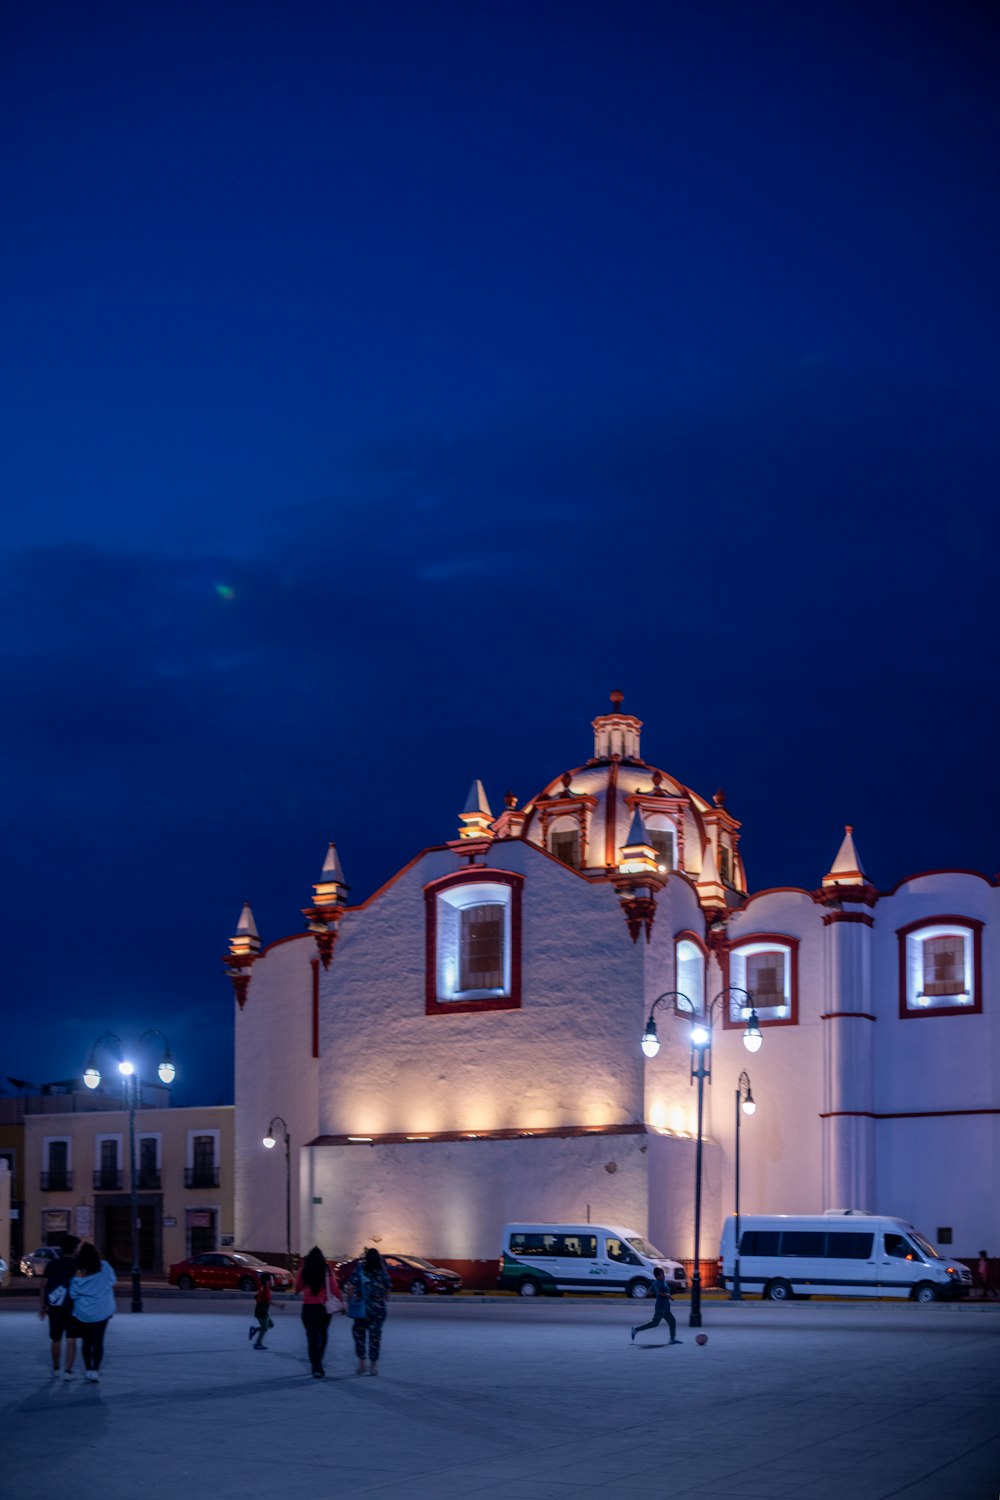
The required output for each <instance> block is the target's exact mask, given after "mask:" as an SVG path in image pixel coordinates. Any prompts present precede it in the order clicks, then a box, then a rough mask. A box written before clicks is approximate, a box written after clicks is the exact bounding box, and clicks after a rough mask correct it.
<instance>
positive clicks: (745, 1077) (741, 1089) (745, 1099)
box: [729, 1068, 757, 1302]
mask: <svg viewBox="0 0 1000 1500" xmlns="http://www.w3.org/2000/svg"><path fill="white" fill-rule="evenodd" d="M756 1108H757V1101H756V1100H755V1099H754V1096H753V1091H752V1090H751V1088H750V1074H749V1073H748V1072H747V1070H746V1069H745V1068H744V1069H743V1072H742V1073H741V1074H740V1076H739V1078H738V1079H737V1081H736V1255H735V1257H734V1260H733V1289H732V1291H731V1292H730V1294H729V1300H730V1302H742V1301H743V1293H742V1292H741V1290H740V1123H741V1121H742V1119H743V1116H744V1115H752V1114H753V1112H754V1110H755V1109H756Z"/></svg>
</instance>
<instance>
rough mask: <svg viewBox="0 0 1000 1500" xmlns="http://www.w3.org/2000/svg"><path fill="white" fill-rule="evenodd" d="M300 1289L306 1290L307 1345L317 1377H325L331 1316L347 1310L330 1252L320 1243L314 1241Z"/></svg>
mask: <svg viewBox="0 0 1000 1500" xmlns="http://www.w3.org/2000/svg"><path fill="white" fill-rule="evenodd" d="M295 1290H296V1292H301V1294H302V1326H303V1328H304V1329H305V1331H306V1347H307V1348H308V1350H309V1364H310V1365H311V1367H312V1373H313V1379H314V1380H322V1379H323V1376H324V1374H325V1373H326V1372H325V1370H324V1369H323V1355H324V1354H325V1353H326V1340H327V1335H328V1333H329V1331H330V1319H331V1317H332V1316H333V1314H334V1313H335V1312H343V1311H344V1299H343V1298H342V1297H341V1295H340V1287H339V1285H338V1284H337V1278H336V1276H335V1275H334V1274H333V1272H332V1271H331V1270H330V1267H329V1266H328V1265H327V1262H326V1256H325V1255H324V1254H323V1252H322V1250H321V1249H320V1248H319V1246H318V1245H313V1247H312V1249H311V1250H310V1251H309V1254H308V1255H307V1256H306V1258H305V1260H304V1261H303V1262H302V1268H301V1270H300V1271H299V1275H298V1280H297V1281H296V1283H295Z"/></svg>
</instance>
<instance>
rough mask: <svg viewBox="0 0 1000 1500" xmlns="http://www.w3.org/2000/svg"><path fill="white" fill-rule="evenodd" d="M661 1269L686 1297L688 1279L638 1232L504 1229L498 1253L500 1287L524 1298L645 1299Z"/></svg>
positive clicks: (589, 1227)
mask: <svg viewBox="0 0 1000 1500" xmlns="http://www.w3.org/2000/svg"><path fill="white" fill-rule="evenodd" d="M657 1266H662V1267H663V1270H664V1272H665V1273H666V1278H667V1282H668V1284H669V1285H670V1287H671V1289H672V1290H673V1291H675V1292H686V1291H687V1285H688V1282H687V1273H686V1272H685V1270H684V1267H683V1266H682V1265H681V1264H680V1262H679V1261H678V1260H676V1259H675V1258H674V1257H673V1256H669V1255H663V1254H662V1253H661V1251H659V1250H657V1249H656V1247H655V1245H651V1244H650V1243H649V1241H648V1240H647V1239H646V1238H645V1236H644V1235H641V1234H640V1233H639V1231H638V1230H637V1229H626V1228H625V1227H624V1226H623V1225H621V1224H506V1225H504V1231H503V1248H502V1250H501V1252H500V1272H499V1276H498V1277H497V1281H498V1284H499V1285H500V1287H501V1288H502V1289H504V1290H507V1291H512V1292H517V1293H519V1294H520V1296H522V1297H537V1296H539V1295H540V1294H541V1293H543V1292H544V1293H548V1294H549V1295H553V1294H555V1293H558V1292H624V1293H625V1294H626V1296H629V1297H648V1296H650V1295H651V1293H652V1290H653V1271H654V1270H655V1268H656V1267H657Z"/></svg>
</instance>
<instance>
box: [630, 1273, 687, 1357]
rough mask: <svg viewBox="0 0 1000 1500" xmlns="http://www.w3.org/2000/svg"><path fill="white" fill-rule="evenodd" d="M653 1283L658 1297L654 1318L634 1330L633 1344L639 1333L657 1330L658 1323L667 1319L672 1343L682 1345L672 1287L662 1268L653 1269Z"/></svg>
mask: <svg viewBox="0 0 1000 1500" xmlns="http://www.w3.org/2000/svg"><path fill="white" fill-rule="evenodd" d="M653 1281H654V1283H655V1295H656V1303H655V1305H654V1307H653V1316H652V1317H651V1318H650V1320H649V1322H648V1323H640V1324H639V1325H638V1327H637V1328H633V1329H632V1342H633V1343H635V1336H636V1334H637V1333H643V1332H644V1331H645V1330H646V1329H647V1328H655V1327H656V1325H657V1323H662V1322H663V1320H664V1318H666V1320H667V1327H668V1328H669V1329H670V1342H671V1343H672V1344H682V1343H683V1342H684V1340H683V1339H679V1338H678V1337H677V1323H676V1320H675V1318H674V1315H673V1311H672V1309H671V1305H670V1287H669V1286H668V1285H667V1277H666V1273H665V1272H664V1269H663V1267H662V1266H655V1267H654V1268H653Z"/></svg>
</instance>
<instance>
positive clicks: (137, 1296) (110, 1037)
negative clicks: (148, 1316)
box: [83, 1028, 177, 1313]
mask: <svg viewBox="0 0 1000 1500" xmlns="http://www.w3.org/2000/svg"><path fill="white" fill-rule="evenodd" d="M153 1037H159V1039H160V1041H161V1042H162V1044H163V1049H162V1051H161V1053H160V1062H159V1064H158V1066H157V1069H156V1071H157V1073H158V1074H159V1075H160V1082H161V1083H165V1084H171V1083H173V1081H174V1078H175V1076H176V1074H177V1069H176V1068H175V1067H174V1063H173V1058H172V1057H171V1056H170V1046H169V1043H168V1042H167V1039H166V1037H165V1036H164V1035H163V1032H162V1031H157V1030H155V1028H154V1029H152V1030H150V1031H144V1032H143V1033H142V1036H141V1037H140V1038H139V1046H140V1047H143V1046H145V1044H146V1042H147V1041H149V1040H150V1039H151V1038H153ZM98 1047H106V1050H108V1051H110V1052H112V1054H113V1055H114V1056H116V1057H117V1059H118V1072H119V1073H120V1074H121V1079H122V1090H123V1092H124V1097H125V1103H126V1105H127V1106H128V1178H129V1216H130V1218H131V1221H132V1311H133V1312H134V1313H141V1312H142V1273H141V1272H140V1269H139V1180H138V1174H137V1172H136V1169H135V1112H136V1108H137V1107H138V1103H139V1087H140V1080H139V1075H138V1074H137V1073H136V1071H135V1065H134V1063H131V1062H130V1061H129V1060H128V1058H127V1057H126V1056H125V1050H124V1048H123V1047H122V1044H121V1041H120V1040H119V1039H118V1037H116V1036H115V1034H114V1032H113V1031H106V1032H105V1033H104V1035H103V1036H100V1037H98V1039H97V1041H96V1042H95V1043H94V1045H93V1046H92V1047H91V1049H90V1057H89V1059H88V1061H87V1066H86V1068H84V1070H83V1081H84V1083H85V1084H86V1085H87V1087H88V1089H96V1088H97V1086H98V1084H99V1083H100V1081H101V1073H100V1069H99V1068H98V1066H97V1049H98Z"/></svg>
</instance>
